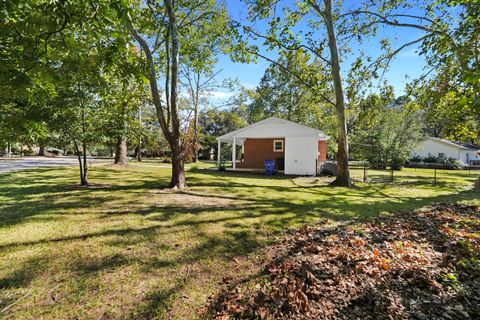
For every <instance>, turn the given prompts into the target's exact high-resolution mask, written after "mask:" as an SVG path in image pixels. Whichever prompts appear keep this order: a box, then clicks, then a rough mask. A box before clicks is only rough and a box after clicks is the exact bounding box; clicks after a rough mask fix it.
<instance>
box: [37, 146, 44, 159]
mask: <svg viewBox="0 0 480 320" xmlns="http://www.w3.org/2000/svg"><path fill="white" fill-rule="evenodd" d="M38 156H39V157H44V156H45V146H43V145H41V146H40V147H39V148H38Z"/></svg>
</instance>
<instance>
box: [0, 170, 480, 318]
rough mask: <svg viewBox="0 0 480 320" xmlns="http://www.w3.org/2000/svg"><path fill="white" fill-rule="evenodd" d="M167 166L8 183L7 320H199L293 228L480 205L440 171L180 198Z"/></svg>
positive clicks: (33, 175) (195, 185) (456, 176)
mask: <svg viewBox="0 0 480 320" xmlns="http://www.w3.org/2000/svg"><path fill="white" fill-rule="evenodd" d="M164 166H165V164H159V163H157V162H155V161H149V162H148V163H144V164H132V165H130V166H128V167H127V168H118V167H114V166H100V165H99V166H95V167H94V168H92V170H91V172H90V180H91V182H92V183H95V184H96V185H94V186H93V187H91V188H88V189H82V188H79V187H77V186H76V183H77V180H78V172H77V168H73V167H72V168H58V169H38V170H33V171H23V172H17V173H8V174H0V223H1V225H0V226H1V232H0V310H2V311H1V312H2V313H0V318H1V317H5V318H7V319H8V318H11V319H40V318H43V319H110V318H115V319H117V318H121V319H122V318H124V319H131V318H140V319H144V318H157V317H158V318H166V319H170V318H174V319H189V318H195V317H196V310H197V309H198V308H199V307H200V306H201V305H202V304H203V303H204V302H205V301H206V298H207V297H208V296H209V295H210V294H212V293H214V292H215V291H216V290H218V288H219V284H220V283H221V281H222V279H223V278H224V277H234V276H238V275H246V274H248V273H249V272H251V271H252V270H254V269H255V267H256V265H258V263H259V262H261V261H262V255H261V248H262V247H264V246H265V245H266V244H268V243H269V242H271V241H275V240H276V239H277V235H278V234H279V233H280V232H282V231H283V230H285V229H287V228H291V227H298V226H299V225H301V224H303V223H318V222H320V223H326V222H327V221H326V220H325V219H328V223H336V222H339V221H346V220H347V221H348V220H350V219H352V218H360V219H363V218H369V217H372V216H375V215H378V214H380V213H383V212H389V211H395V210H406V209H414V208H418V207H421V206H424V205H426V204H428V203H431V202H457V201H463V202H476V203H480V201H479V199H478V198H479V194H478V193H473V192H471V191H469V189H470V188H471V184H472V183H473V181H474V179H475V178H476V177H478V175H479V173H478V172H477V173H473V172H472V174H471V175H469V174H468V172H454V171H450V172H445V173H444V172H443V171H439V172H437V174H438V183H437V185H433V184H432V179H433V176H432V171H431V170H428V171H427V170H418V169H417V171H414V170H413V169H409V170H404V171H402V172H396V173H395V175H396V180H395V183H370V184H365V183H362V182H358V183H356V186H355V187H354V188H351V189H346V188H331V187H329V186H328V185H327V182H328V179H326V178H319V179H315V178H295V179H292V178H288V177H265V176H262V175H253V174H252V175H248V174H235V173H227V172H217V171H209V170H201V169H199V170H195V171H192V172H189V173H188V177H187V179H188V183H189V185H190V189H189V191H186V192H171V191H168V190H167V191H166V190H162V188H163V187H164V186H165V185H166V184H167V182H168V180H169V174H170V170H169V169H168V168H164ZM206 166H208V165H205V164H202V165H200V167H206ZM352 174H353V176H354V177H356V178H358V179H360V178H361V177H362V174H363V172H362V170H353V173H352ZM371 174H372V175H374V174H375V172H371ZM378 174H381V173H378ZM5 308H6V310H5Z"/></svg>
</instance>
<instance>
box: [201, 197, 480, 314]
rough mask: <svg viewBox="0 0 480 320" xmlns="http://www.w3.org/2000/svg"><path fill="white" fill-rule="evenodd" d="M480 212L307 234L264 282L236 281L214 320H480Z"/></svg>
mask: <svg viewBox="0 0 480 320" xmlns="http://www.w3.org/2000/svg"><path fill="white" fill-rule="evenodd" d="M479 239H480V207H477V206H465V205H447V204H439V205H436V206H434V207H428V208H424V209H422V210H419V211H416V212H399V213H396V214H393V215H390V216H385V217H379V218H376V219H374V220H373V221H371V222H369V223H361V224H352V225H348V226H339V227H335V228H312V227H308V226H305V227H303V228H302V229H300V230H298V231H295V232H292V233H290V234H289V235H288V236H287V237H286V238H285V239H284V240H283V242H282V243H281V244H278V245H275V246H272V247H271V248H269V252H270V253H272V258H271V260H270V261H269V262H268V263H267V264H266V266H265V268H264V270H263V272H262V274H261V275H259V276H257V277H256V278H254V279H253V280H249V281H246V282H245V283H241V282H240V283H239V282H238V281H236V282H233V281H232V282H231V283H227V284H226V285H225V288H224V290H222V291H221V292H220V293H219V294H217V295H215V296H213V297H211V298H210V299H209V301H208V303H207V304H206V306H205V307H204V308H202V309H201V310H200V313H201V314H202V315H204V316H208V317H213V318H215V319H230V318H235V319H236V318H243V319H478V315H479V314H480V241H479Z"/></svg>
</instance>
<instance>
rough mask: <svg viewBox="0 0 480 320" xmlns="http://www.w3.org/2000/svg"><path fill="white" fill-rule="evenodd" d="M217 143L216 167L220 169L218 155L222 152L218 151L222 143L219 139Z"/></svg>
mask: <svg viewBox="0 0 480 320" xmlns="http://www.w3.org/2000/svg"><path fill="white" fill-rule="evenodd" d="M217 143H218V148H217V167H218V169H220V155H221V154H222V153H221V152H220V148H221V147H222V143H221V142H220V140H218V141H217Z"/></svg>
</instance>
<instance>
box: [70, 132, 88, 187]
mask: <svg viewBox="0 0 480 320" xmlns="http://www.w3.org/2000/svg"><path fill="white" fill-rule="evenodd" d="M73 144H74V146H75V153H76V155H77V158H78V166H79V169H80V184H81V185H82V186H84V185H86V184H85V179H84V177H83V165H82V154H81V153H80V149H79V148H78V144H77V140H75V139H73Z"/></svg>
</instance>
